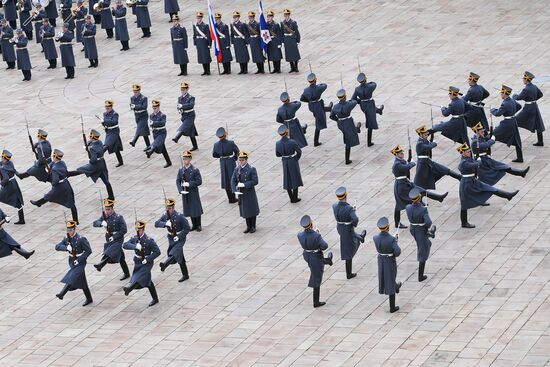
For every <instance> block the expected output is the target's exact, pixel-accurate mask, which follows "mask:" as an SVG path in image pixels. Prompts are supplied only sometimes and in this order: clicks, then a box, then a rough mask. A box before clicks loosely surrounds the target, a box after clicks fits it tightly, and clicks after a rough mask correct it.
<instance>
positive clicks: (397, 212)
mask: <svg viewBox="0 0 550 367" xmlns="http://www.w3.org/2000/svg"><path fill="white" fill-rule="evenodd" d="M393 221H394V223H395V228H400V229H405V228H409V227H408V226H406V225H404V224H403V223H401V210H399V209H397V208H395V209H394V210H393Z"/></svg>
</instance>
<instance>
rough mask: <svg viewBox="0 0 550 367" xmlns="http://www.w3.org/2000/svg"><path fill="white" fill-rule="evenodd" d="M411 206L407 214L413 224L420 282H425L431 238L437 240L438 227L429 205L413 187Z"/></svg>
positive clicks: (410, 197)
mask: <svg viewBox="0 0 550 367" xmlns="http://www.w3.org/2000/svg"><path fill="white" fill-rule="evenodd" d="M409 199H411V200H412V203H411V204H407V207H406V212H407V217H408V218H409V223H410V224H411V228H410V231H411V235H412V236H413V238H414V240H415V242H416V249H417V252H416V260H417V261H418V281H419V282H423V281H425V280H426V279H427V278H428V277H427V276H426V275H424V270H425V268H426V261H428V257H429V256H430V248H431V247H432V242H431V241H430V238H435V231H436V229H437V228H436V226H435V225H432V220H431V218H430V214H429V213H428V205H424V203H423V202H422V195H421V194H420V190H419V189H418V187H413V189H412V190H411V191H410V192H409Z"/></svg>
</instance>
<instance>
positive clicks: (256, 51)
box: [246, 21, 271, 64]
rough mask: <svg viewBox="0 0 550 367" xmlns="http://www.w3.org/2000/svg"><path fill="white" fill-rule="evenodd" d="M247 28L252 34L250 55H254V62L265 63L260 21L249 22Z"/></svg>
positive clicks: (250, 34)
mask: <svg viewBox="0 0 550 367" xmlns="http://www.w3.org/2000/svg"><path fill="white" fill-rule="evenodd" d="M246 28H247V30H248V34H249V36H250V55H251V56H252V62H254V63H260V64H263V62H264V61H265V56H264V52H263V49H262V41H261V39H260V23H258V22H256V21H253V22H248V24H247V25H246ZM270 43H271V42H270Z"/></svg>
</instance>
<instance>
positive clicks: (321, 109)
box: [300, 73, 332, 147]
mask: <svg viewBox="0 0 550 367" xmlns="http://www.w3.org/2000/svg"><path fill="white" fill-rule="evenodd" d="M307 81H308V83H309V86H308V87H307V88H305V89H304V93H302V96H301V97H300V101H302V102H307V104H308V107H309V110H310V111H311V112H312V113H313V117H315V136H314V139H313V146H315V147H317V146H319V145H321V144H322V143H320V142H319V135H320V134H321V130H323V129H326V128H327V114H326V113H327V112H330V111H331V110H332V102H330V104H329V105H328V106H325V101H323V100H322V99H321V96H322V95H323V93H324V92H325V90H326V89H327V85H326V84H325V83H319V84H317V77H316V76H315V74H313V73H309V74H308V76H307Z"/></svg>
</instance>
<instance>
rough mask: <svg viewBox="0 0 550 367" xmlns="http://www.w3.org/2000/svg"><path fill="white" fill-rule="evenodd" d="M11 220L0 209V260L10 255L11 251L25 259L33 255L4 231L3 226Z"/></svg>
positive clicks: (32, 252)
mask: <svg viewBox="0 0 550 367" xmlns="http://www.w3.org/2000/svg"><path fill="white" fill-rule="evenodd" d="M10 221H11V218H10V217H9V216H7V215H6V214H5V213H4V212H3V211H2V209H0V258H1V257H5V256H9V255H11V253H12V251H15V252H16V253H18V254H19V255H21V256H23V257H24V258H25V259H28V258H29V257H31V256H32V254H34V251H27V250H25V249H24V248H22V247H21V245H20V244H18V243H17V241H15V240H14V239H13V238H12V237H11V236H10V235H9V234H8V233H7V232H6V231H5V230H4V228H2V227H3V225H5V224H6V223H9V222H10Z"/></svg>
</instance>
